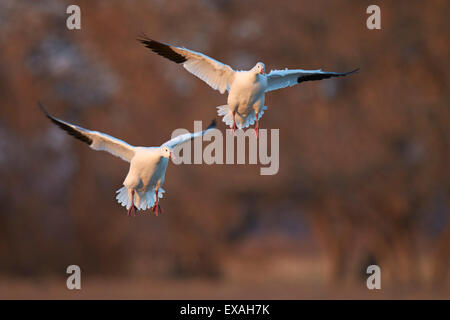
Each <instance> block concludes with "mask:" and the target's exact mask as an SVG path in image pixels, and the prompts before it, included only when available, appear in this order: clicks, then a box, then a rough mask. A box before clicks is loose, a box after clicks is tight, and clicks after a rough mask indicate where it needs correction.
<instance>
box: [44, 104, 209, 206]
mask: <svg viewBox="0 0 450 320" xmlns="http://www.w3.org/2000/svg"><path fill="white" fill-rule="evenodd" d="M39 107H40V108H41V110H42V111H43V112H44V114H45V115H46V116H47V118H49V119H50V120H51V121H52V122H53V123H54V124H56V125H57V126H58V127H60V128H61V129H63V130H65V131H66V132H67V133H69V134H70V135H72V136H74V137H75V138H77V139H79V140H81V141H83V142H85V143H87V144H88V145H89V146H90V147H91V148H92V149H94V150H99V151H100V150H101V151H107V152H109V153H111V154H112V155H115V156H117V157H119V158H121V159H122V160H125V161H127V162H129V163H130V169H129V171H128V174H127V176H126V178H125V181H124V182H123V185H124V186H123V187H122V188H120V189H119V190H117V196H116V199H117V201H118V202H119V203H120V204H121V205H122V206H125V207H126V208H127V209H128V215H131V214H132V213H133V214H135V213H136V210H146V209H148V208H151V209H152V211H153V212H154V213H155V214H156V215H158V212H161V213H162V210H161V206H160V205H159V198H162V197H163V193H164V192H165V190H164V189H163V188H162V185H163V184H164V177H165V173H166V169H167V165H168V163H169V158H171V157H172V152H173V148H175V147H176V146H177V145H179V144H181V143H183V142H186V141H189V140H191V139H193V138H195V137H200V136H203V135H204V134H205V133H206V132H207V131H209V130H210V129H212V128H215V126H216V124H215V121H214V120H213V121H212V123H211V124H210V125H209V127H208V128H206V129H205V130H203V131H198V132H195V133H186V134H182V135H179V136H177V137H175V138H173V139H171V140H169V141H167V142H165V143H163V144H162V145H161V146H160V147H135V146H132V145H129V144H128V143H126V142H124V141H122V140H119V139H116V138H114V137H111V136H110V135H107V134H105V133H101V132H98V131H91V130H88V129H84V128H82V127H79V126H76V125H74V124H71V123H68V122H66V121H63V120H60V119H57V118H55V117H53V116H52V115H50V114H49V113H48V112H47V111H46V110H45V109H44V107H43V106H42V105H41V104H40V103H39Z"/></svg>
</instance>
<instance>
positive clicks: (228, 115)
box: [217, 104, 267, 129]
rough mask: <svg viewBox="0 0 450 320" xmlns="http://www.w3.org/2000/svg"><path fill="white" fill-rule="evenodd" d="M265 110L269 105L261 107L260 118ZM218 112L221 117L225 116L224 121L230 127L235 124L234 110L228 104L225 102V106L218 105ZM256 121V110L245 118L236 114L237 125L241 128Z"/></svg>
mask: <svg viewBox="0 0 450 320" xmlns="http://www.w3.org/2000/svg"><path fill="white" fill-rule="evenodd" d="M264 110H267V106H263V107H261V108H260V109H259V112H258V120H259V119H261V117H262V116H263V114H264ZM217 114H218V115H219V116H221V117H222V116H223V119H222V121H223V122H225V124H226V125H227V126H229V127H230V128H231V127H232V126H233V112H232V111H231V110H230V109H229V108H228V105H226V104H225V105H223V106H219V107H217ZM255 121H256V115H255V113H254V112H251V113H250V114H249V115H248V116H247V117H245V118H244V117H242V116H239V115H238V114H236V126H237V127H238V128H239V129H244V128H247V127H248V126H251V125H254V124H255Z"/></svg>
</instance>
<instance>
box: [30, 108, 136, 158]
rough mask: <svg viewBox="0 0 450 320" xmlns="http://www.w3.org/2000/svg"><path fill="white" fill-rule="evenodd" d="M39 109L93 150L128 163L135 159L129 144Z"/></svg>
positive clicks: (133, 151) (132, 148) (133, 150)
mask: <svg viewBox="0 0 450 320" xmlns="http://www.w3.org/2000/svg"><path fill="white" fill-rule="evenodd" d="M39 107H40V108H41V110H42V111H43V112H44V114H45V116H46V117H47V118H49V119H50V121H52V122H53V123H54V124H55V125H57V126H58V127H60V128H61V129H62V130H64V131H66V132H67V133H68V134H70V135H72V136H74V137H75V138H76V139H78V140H81V141H83V142H84V143H87V144H88V145H89V146H90V147H91V148H92V149H94V150H98V151H106V152H109V153H111V154H112V155H114V156H116V157H119V158H121V159H123V160H125V161H127V162H130V161H131V159H132V158H133V157H134V154H135V149H134V147H133V146H131V145H129V144H128V143H126V142H124V141H122V140H120V139H117V138H114V137H112V136H110V135H107V134H105V133H101V132H98V131H91V130H88V129H84V128H82V127H79V126H76V125H74V124H71V123H68V122H66V121H63V120H60V119H58V118H55V117H53V116H52V115H50V114H49V113H48V112H47V111H46V110H45V109H44V107H43V106H42V105H41V104H40V103H39Z"/></svg>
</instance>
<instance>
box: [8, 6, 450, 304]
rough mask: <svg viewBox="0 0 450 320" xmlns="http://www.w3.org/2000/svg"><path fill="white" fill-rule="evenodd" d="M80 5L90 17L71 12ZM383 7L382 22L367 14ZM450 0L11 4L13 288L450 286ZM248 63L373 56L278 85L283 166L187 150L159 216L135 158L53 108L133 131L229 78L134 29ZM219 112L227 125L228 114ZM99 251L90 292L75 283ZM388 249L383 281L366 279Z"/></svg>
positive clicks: (131, 293) (206, 99) (333, 294)
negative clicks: (266, 168) (206, 75)
mask: <svg viewBox="0 0 450 320" xmlns="http://www.w3.org/2000/svg"><path fill="white" fill-rule="evenodd" d="M69 4H78V5H79V6H80V7H81V23H82V29H81V30H78V31H69V30H68V29H67V28H66V19H67V17H68V15H67V14H66V8H67V6H68V5H69ZM370 4H378V5H379V6H380V7H381V17H382V30H368V29H367V28H366V19H367V17H368V15H367V14H366V8H367V6H369V5H370ZM449 9H450V3H449V2H448V1H445V0H442V1H426V2H424V1H382V2H381V1H375V2H374V1H350V0H347V1H299V0H289V1H282V2H277V1H269V0H258V1H237V0H236V1H235V0H233V1H231V0H230V1H227V0H214V1H212V0H211V1H207V0H204V1H192V2H191V1H164V0H154V1H150V0H149V1H126V2H125V1H111V0H108V1H106V0H105V1H100V0H99V1H75V0H74V1H56V0H47V1H39V2H34V1H22V0H2V1H1V2H0V297H1V298H16V297H22V298H50V297H52V298H79V297H81V298H291V299H297V298H319V297H320V298H342V297H343V298H347V297H348V298H361V297H365V298H379V297H387V298H414V297H430V298H449V297H450V283H449V282H450V279H449V278H450V274H449V269H450V264H449V263H450V219H449V218H450V214H449V207H450V201H449V199H450V198H449V190H450V188H449V187H450V186H449V184H450V170H449V161H450V155H449V128H448V125H449V123H450V110H449V101H450V99H449V90H448V86H449V56H450V55H449V53H450V52H449V24H448V20H447V15H448V12H450V11H449ZM142 32H145V33H146V34H148V35H149V36H151V37H153V38H154V39H157V40H160V41H165V42H168V43H173V44H177V45H182V46H186V47H187V48H190V49H193V50H196V51H201V52H204V53H206V54H208V55H210V56H212V57H214V58H216V59H218V60H220V61H223V62H225V63H227V64H229V65H231V66H232V67H234V68H237V69H248V68H250V67H252V66H253V65H254V64H255V63H256V62H257V61H264V62H265V63H266V68H267V69H268V70H270V69H272V68H273V69H280V68H285V67H287V68H304V69H315V68H323V69H324V70H327V71H348V70H352V69H353V68H356V67H360V68H361V70H360V72H359V73H358V74H355V75H351V76H348V77H346V78H342V79H336V80H324V81H321V82H308V83H304V84H302V85H300V86H296V87H294V88H289V89H284V90H280V91H276V92H273V93H270V94H268V95H267V96H266V105H267V106H269V110H268V111H267V112H266V114H265V115H264V117H263V118H262V122H261V126H262V127H263V128H279V129H280V170H279V173H278V174H277V175H275V176H260V175H259V166H251V165H212V166H208V165H180V166H175V165H173V164H172V165H169V168H168V171H167V175H166V183H165V189H166V190H167V193H166V195H165V196H164V199H163V200H162V202H161V204H162V206H163V208H164V213H163V214H162V215H160V216H159V217H155V216H153V215H150V214H149V215H139V216H138V217H136V218H129V217H127V216H126V211H125V209H123V208H122V207H120V206H119V204H118V203H117V202H116V200H115V191H116V190H117V189H118V188H119V187H121V185H122V182H123V179H124V177H125V175H126V173H127V169H128V167H127V166H128V165H127V163H125V162H123V161H121V160H120V159H118V158H114V157H112V156H110V155H108V154H105V153H101V152H93V151H91V150H90V149H89V148H88V147H87V146H86V145H84V144H82V143H79V142H78V141H75V140H74V139H72V138H71V137H69V136H67V135H66V134H65V133H63V132H61V131H60V130H59V129H58V128H55V127H54V126H52V125H51V124H50V122H49V121H48V120H47V119H45V117H44V116H43V115H42V113H40V111H39V110H38V108H37V107H36V102H37V101H38V100H40V101H42V102H43V103H44V104H45V105H46V107H47V108H48V109H49V111H50V112H52V113H53V114H55V115H56V116H57V117H60V118H62V119H66V120H68V121H71V122H74V123H77V124H79V125H81V126H83V127H86V128H91V129H95V130H99V131H103V132H106V133H109V134H111V135H113V136H116V137H118V138H122V139H124V140H126V141H127V142H129V143H131V144H133V145H148V146H154V145H159V144H160V143H162V142H163V141H166V140H167V139H168V138H169V137H170V134H171V132H172V130H174V129H176V128H187V129H192V128H193V121H194V120H203V121H208V120H210V119H211V118H213V117H215V116H216V108H215V107H216V106H218V105H222V104H225V103H226V96H225V95H220V94H219V93H218V92H217V91H213V90H212V89H210V88H209V87H208V86H207V85H206V84H205V83H203V82H202V81H201V80H199V79H197V78H195V77H193V76H192V75H190V74H189V73H187V72H186V71H185V70H184V69H183V68H182V67H180V66H177V65H175V64H174V63H172V62H170V61H167V60H165V59H163V58H161V57H159V56H157V55H155V54H153V53H151V52H150V51H149V50H148V49H146V48H144V47H143V46H142V45H141V44H140V43H138V42H137V41H136V38H137V36H138V35H139V34H140V33H142ZM219 128H220V129H221V130H225V126H224V125H223V123H222V122H221V123H220V126H219ZM70 264H77V265H79V266H80V267H81V269H82V288H83V289H82V290H81V291H79V292H73V291H69V290H67V289H66V287H65V279H66V274H65V270H66V267H67V266H68V265H70ZM370 264H378V265H379V266H380V267H381V271H382V290H381V291H378V292H373V291H369V290H367V288H366V278H367V277H368V275H367V274H366V273H365V270H366V268H367V266H368V265H370Z"/></svg>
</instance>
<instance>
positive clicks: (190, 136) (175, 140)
mask: <svg viewBox="0 0 450 320" xmlns="http://www.w3.org/2000/svg"><path fill="white" fill-rule="evenodd" d="M215 127H216V120H213V121H211V124H210V125H209V126H208V128H206V129H205V130H203V131H197V132H194V133H190V132H189V133H185V134H182V135H179V136H177V137H175V138H173V139H171V140H169V141H167V142H164V143H163V144H162V145H161V147H169V148H172V149H173V148H175V147H176V146H177V145H179V144H182V143H183V142H186V141H189V140H191V139H194V138H196V137H201V136H203V135H205V134H206V132H208V131H209V130H211V129H214V128H215Z"/></svg>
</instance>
